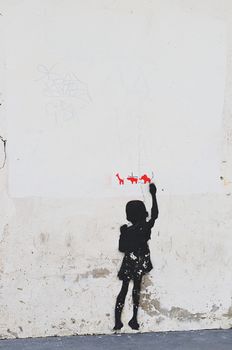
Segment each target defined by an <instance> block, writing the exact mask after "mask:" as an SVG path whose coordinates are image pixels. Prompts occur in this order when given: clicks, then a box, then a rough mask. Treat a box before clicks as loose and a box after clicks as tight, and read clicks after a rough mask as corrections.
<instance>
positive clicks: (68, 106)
mask: <svg viewBox="0 0 232 350" xmlns="http://www.w3.org/2000/svg"><path fill="white" fill-rule="evenodd" d="M55 68H56V65H53V66H51V67H50V68H49V67H47V66H45V65H38V67H37V71H38V72H39V74H40V77H39V79H38V80H37V81H38V82H39V83H40V84H41V86H42V91H43V92H42V93H43V95H44V96H45V97H47V98H48V102H47V104H46V112H48V113H49V114H52V115H53V117H54V118H55V120H56V122H58V121H60V120H61V119H62V120H63V121H69V120H71V119H73V118H77V117H78V115H79V113H80V110H82V109H84V108H86V107H87V106H88V105H89V104H90V103H91V102H92V99H91V96H90V93H89V89H88V85H87V84H86V83H85V82H83V81H81V80H80V79H78V77H77V76H76V74H75V73H65V74H58V73H57V72H56V70H55Z"/></svg>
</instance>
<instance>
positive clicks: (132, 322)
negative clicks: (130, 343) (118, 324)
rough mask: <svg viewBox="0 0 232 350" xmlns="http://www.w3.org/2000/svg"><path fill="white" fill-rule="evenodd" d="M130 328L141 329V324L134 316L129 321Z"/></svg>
mask: <svg viewBox="0 0 232 350" xmlns="http://www.w3.org/2000/svg"><path fill="white" fill-rule="evenodd" d="M128 324H129V326H130V328H132V329H135V330H138V329H139V324H138V322H137V320H135V319H134V318H132V319H131V320H130V321H129V322H128Z"/></svg>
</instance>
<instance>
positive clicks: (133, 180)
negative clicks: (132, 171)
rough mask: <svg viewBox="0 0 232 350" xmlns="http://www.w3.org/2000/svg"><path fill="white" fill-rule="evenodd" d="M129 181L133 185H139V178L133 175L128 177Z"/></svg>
mask: <svg viewBox="0 0 232 350" xmlns="http://www.w3.org/2000/svg"><path fill="white" fill-rule="evenodd" d="M127 180H128V181H130V182H131V183H132V185H133V183H136V184H137V183H138V178H137V177H134V176H133V175H132V176H128V177H127Z"/></svg>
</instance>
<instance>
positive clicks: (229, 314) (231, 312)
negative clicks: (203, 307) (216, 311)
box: [222, 306, 232, 318]
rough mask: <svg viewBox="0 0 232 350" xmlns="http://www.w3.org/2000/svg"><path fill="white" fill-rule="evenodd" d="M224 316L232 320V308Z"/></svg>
mask: <svg viewBox="0 0 232 350" xmlns="http://www.w3.org/2000/svg"><path fill="white" fill-rule="evenodd" d="M222 316H224V317H227V318H232V306H230V307H229V309H228V311H227V313H226V314H223V315H222Z"/></svg>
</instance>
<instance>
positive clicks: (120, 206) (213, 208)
mask: <svg viewBox="0 0 232 350" xmlns="http://www.w3.org/2000/svg"><path fill="white" fill-rule="evenodd" d="M80 3H81V2H79V5H78V6H80V9H81V10H83V11H84V13H85V16H88V13H95V12H97V13H99V12H104V14H108V13H113V14H115V15H116V18H117V16H119V17H120V16H122V17H123V16H129V15H131V16H132V15H133V13H137V14H139V16H142V18H143V20H144V21H145V23H147V28H148V35H149V26H152V25H153V26H155V28H156V29H157V31H158V30H159V11H160V9H161V8H162V11H163V12H162V13H163V14H165V13H166V12H167V13H169V15H170V13H175V14H176V16H177V17H176V21H177V22H178V13H179V12H181V13H184V14H186V15H187V16H190V17H191V16H192V17H193V18H195V19H199V20H200V21H201V23H202V21H204V20H205V21H206V23H209V22H208V21H211V22H212V23H214V21H215V23H216V24H215V25H217V24H218V23H220V25H221V24H222V26H223V27H224V29H225V32H226V51H225V57H224V58H225V63H226V76H225V86H224V89H223V111H222V112H221V114H220V115H219V117H220V121H221V123H220V125H219V127H218V133H216V134H215V143H216V142H218V144H219V146H220V147H219V149H218V153H217V156H218V154H219V155H220V157H219V158H218V168H219V169H220V174H219V175H220V176H219V177H218V178H217V181H218V187H217V189H216V190H215V191H213V190H209V191H206V192H203V191H198V192H196V191H192V193H190V192H188V193H168V192H164V193H162V190H161V188H158V194H157V197H158V203H159V211H160V215H159V219H158V220H157V224H156V225H155V227H154V228H153V231H152V239H151V241H150V250H151V257H152V263H153V266H154V269H153V270H152V271H151V272H150V273H149V275H147V276H145V278H144V280H143V284H142V291H141V308H140V310H139V320H140V324H141V331H142V332H147V331H170V330H190V329H191V330H192V329H204V328H207V329H213V328H230V327H231V326H232V273H231V266H232V250H231V227H232V214H231V213H232V194H231V193H232V192H231V191H232V96H231V95H232V78H231V77H232V61H231V57H232V4H231V2H230V1H229V0H228V1H226V0H210V1H209V0H205V1H200V0H186V1H182V0H174V1H171V0H165V1H164V0H162V1H161V0H160V1H155V2H152V1H144V2H143V4H141V2H139V1H130V0H127V1H125V0H124V1H104V0H101V1H99V2H98V4H97V5H96V4H95V3H94V2H92V1H90V0H89V1H86V2H83V3H82V4H81V5H80ZM1 6H2V8H1V11H0V12H1V13H2V16H0V26H1V29H4V30H1V31H0V41H1V43H3V48H4V50H1V52H0V75H1V77H2V79H0V93H1V94H0V100H1V105H0V135H1V136H0V212H1V215H0V315H1V317H0V319H1V321H0V338H15V337H20V338H21V337H40V336H54V335H59V336H62V335H74V334H99V333H104V334H110V333H112V328H113V324H114V303H115V299H116V296H117V293H118V291H119V288H120V281H119V280H118V279H117V272H118V269H119V267H120V263H121V260H122V254H121V253H120V252H118V250H117V247H118V238H119V227H120V225H121V224H123V223H124V222H125V214H124V208H125V204H126V202H127V201H128V200H129V199H131V198H130V196H123V195H121V196H120V195H118V196H112V197H111V196H110V195H107V196H102V197H101V196H93V197H91V194H90V195H89V194H88V196H86V197H85V196H84V195H83V196H81V197H80V198H75V197H74V198H71V197H69V196H65V193H64V195H63V196H61V195H59V196H57V197H56V198H55V197H54V196H52V195H51V193H49V194H48V195H41V196H39V195H34V196H33V195H31V194H30V195H29V194H27V193H26V192H25V195H24V196H23V195H21V194H20V195H18V196H14V195H12V192H11V191H10V186H9V177H12V176H15V174H13V175H12V168H11V167H10V166H9V164H17V162H20V161H21V162H25V163H24V166H25V168H26V169H28V173H27V176H29V175H30V174H31V173H32V171H33V170H32V169H30V168H32V164H33V163H32V161H31V162H30V159H31V158H24V154H22V152H21V153H20V152H17V145H15V144H14V142H15V139H16V138H14V136H15V137H16V135H17V134H18V129H20V130H21V129H23V130H24V131H25V135H26V134H28V133H29V134H30V132H29V131H30V127H31V125H32V124H33V123H34V120H32V121H30V119H28V120H29V124H26V123H24V122H23V120H24V119H23V118H24V116H23V111H20V113H21V114H19V115H17V118H15V116H12V115H11V113H9V111H11V108H10V107H9V109H8V108H7V105H10V104H11V103H12V101H11V96H8V95H7V89H6V85H7V81H8V80H7V79H8V75H7V74H9V69H12V71H11V74H19V76H20V79H21V80H20V79H19V80H20V81H24V80H25V79H28V77H29V78H30V79H31V81H32V82H33V83H32V84H34V83H35V84H37V80H38V79H40V77H39V78H38V75H37V74H34V70H33V71H30V69H27V67H25V66H24V60H23V59H22V61H20V62H19V66H18V68H17V69H16V68H15V67H14V66H13V68H12V59H13V58H12V56H13V54H14V51H11V46H10V44H9V43H6V41H7V38H9V37H10V34H9V32H8V31H9V30H10V29H9V28H10V27H12V26H13V27H14V24H13V22H12V19H13V18H14V16H15V13H17V14H18V11H20V13H23V12H25V18H27V21H28V22H27V24H28V23H29V26H31V28H34V27H33V21H31V22H30V16H31V17H32V18H34V17H33V16H37V15H38V16H43V18H44V21H46V20H47V19H48V18H50V17H47V16H48V13H50V12H51V9H52V12H54V18H55V17H56V11H58V10H57V9H56V4H55V2H54V1H52V0H49V1H48V2H47V4H46V5H44V4H43V5H41V2H39V1H37V0H33V1H3V2H1ZM59 6H61V8H59V11H61V10H62V9H63V10H64V12H65V16H67V13H69V12H68V10H67V9H68V8H69V6H70V9H71V10H72V11H74V10H75V9H76V7H75V6H77V5H76V2H74V1H71V0H70V1H60V2H59ZM78 8H79V7H78ZM71 10H70V11H71ZM49 11H50V12H49ZM165 11H166V12H165ZM54 18H53V17H51V18H50V20H51V21H53V20H54ZM188 18H189V17H188ZM20 21H21V25H22V26H23V23H24V22H23V19H21V20H20ZM64 21H65V23H66V24H67V22H68V18H67V17H64ZM54 23H55V22H54ZM60 25H62V23H60ZM167 25H168V23H167ZM41 26H42V24H41ZM41 28H42V27H41ZM37 29H38V28H36V30H37ZM38 30H39V29H38ZM70 30H71V32H72V35H73V41H74V44H75V45H76V43H75V30H73V29H72V28H70ZM41 31H42V32H41V33H42V34H41V37H39V38H40V40H41V42H39V43H38V45H39V44H40V45H41V47H43V45H44V44H43V40H45V39H44V38H46V36H49V35H50V33H46V32H43V28H42V29H41ZM112 35H113V34H112ZM191 35H194V33H192V34H191ZM62 39H64V38H62ZM21 40H22V42H21V44H23V40H24V38H23V37H22V38H21ZM83 40H85V34H84V33H83ZM199 40H201V38H200V37H199ZM218 40H219V44H220V37H219V39H218ZM24 44H25V43H24ZM78 45H80V46H82V45H84V43H83V42H78ZM5 46H6V49H5ZM19 48H20V42H19V47H18V49H19ZM44 50H45V51H46V52H49V55H51V57H52V59H53V61H52V60H51V62H58V61H62V60H64V59H67V57H68V59H70V65H72V64H73V63H72V62H73V60H74V61H75V59H76V57H74V58H73V57H71V58H70V56H71V55H72V50H71V51H70V52H68V51H64V50H62V49H61V51H60V56H59V57H58V58H57V57H55V58H54V57H53V56H54V53H53V46H52V45H51V46H49V47H47V46H46V45H44ZM99 50H100V49H99ZM98 54H99V53H98ZM100 54H101V52H100ZM140 54H141V57H142V53H140ZM158 54H159V53H157V55H158ZM62 55H63V56H62ZM100 56H101V55H100ZM23 58H25V60H26V59H27V60H29V61H30V57H29V58H28V57H26V54H25V57H23ZM79 59H80V61H82V58H81V57H80V58H79ZM101 59H102V58H101ZM208 59H209V61H210V59H211V57H208ZM141 60H142V58H141ZM91 62H92V61H91ZM91 62H90V63H91ZM37 63H38V65H37V66H35V67H34V68H35V71H36V70H37V71H38V69H39V72H40V73H41V72H42V74H44V66H43V65H42V68H41V62H37ZM176 64H177V67H178V62H176ZM186 64H187V63H186ZM9 67H10V68H9ZM12 72H13V73H12ZM46 74H47V77H46V82H45V83H44V80H43V79H42V80H41V81H39V83H38V84H42V82H43V84H44V86H43V88H44V89H45V97H44V99H45V102H46V104H45V107H46V108H45V109H44V110H45V117H47V119H46V118H45V123H44V128H43V129H39V128H38V130H37V134H33V135H32V136H31V144H33V147H34V148H33V152H34V154H35V157H37V158H36V159H40V161H41V163H42V162H43V158H42V157H41V158H40V152H39V150H41V147H43V145H42V146H41V143H42V142H41V140H43V135H44V133H47V134H46V135H48V137H49V135H50V134H49V133H50V132H51V131H52V128H53V126H52V125H51V124H50V121H51V119H52V120H53V121H54V123H56V124H54V125H56V127H57V128H58V129H59V133H58V135H59V139H58V141H59V142H57V144H55V143H53V142H51V144H49V143H48V144H46V145H45V146H46V147H47V146H48V148H49V150H48V151H51V150H53V152H55V151H56V150H57V147H60V144H62V142H63V139H62V135H63V134H64V133H65V132H66V131H67V124H66V123H68V122H69V121H70V120H71V121H72V122H73V123H74V124H75V123H80V125H81V123H83V124H84V123H85V116H86V115H85V113H87V112H86V111H87V108H90V109H91V108H93V106H94V108H95V105H94V93H93V92H94V91H93V90H94V89H91V84H90V86H87V85H86V84H85V82H83V81H82V80H80V81H79V80H78V81H77V80H76V79H75V78H73V76H71V77H70V76H69V77H68V81H69V83H70V82H71V83H70V84H71V85H68V89H67V86H66V85H64V76H63V75H62V74H60V75H58V76H57V80H56V79H55V78H54V76H53V77H52V78H51V76H50V75H49V74H48V72H47V73H46ZM222 74H223V73H222ZM31 77H32V78H31ZM99 79H100V78H99ZM107 79H110V78H109V77H107ZM202 79H210V77H202ZM213 83H215V84H217V82H212V84H213ZM17 84H18V83H17ZM17 84H16V85H15V90H14V94H15V95H14V96H17V91H18V89H20V88H21V85H20V84H19V85H17ZM65 84H66V83H65ZM73 84H74V85H73ZM76 84H77V85H76ZM38 86H39V88H40V86H41V85H36V87H35V90H36V91H37V89H38V91H39V88H38ZM74 86H75V89H74ZM96 86H97V84H96ZM106 86H107V85H106ZM139 86H140V85H139ZM143 86H144V85H143ZM73 89H74V90H73ZM96 90H97V87H96ZM106 90H107V88H106ZM8 91H9V90H8ZM74 91H75V94H76V93H77V92H78V94H79V95H73V94H74ZM188 93H191V92H187V96H188ZM38 94H39V92H38ZM205 94H207V91H205ZM152 98H153V97H152V95H149V98H148V99H147V100H146V101H147V104H148V107H147V108H148V110H149V106H150V105H149V103H150V102H149V101H150V100H149V99H151V100H152ZM202 99H204V96H202ZM16 102H18V101H16ZM166 103H167V104H168V101H166ZM183 103H184V101H183ZM28 104H29V105H30V106H31V105H32V107H33V106H34V107H33V108H34V109H35V111H36V108H39V107H37V106H36V99H35V101H32V102H31V101H28ZM33 104H35V105H33ZM94 108H93V110H92V112H93V115H94ZM186 115H187V110H186ZM170 118H171V116H170ZM16 119H17V122H15V120H16ZM116 120H117V119H116ZM148 120H149V118H148ZM12 121H13V122H12ZM207 121H208V122H209V123H210V117H209V116H207ZM14 123H15V124H14ZM30 123H31V124H30ZM75 125H76V124H75ZM78 125H79V124H78ZM106 125H108V124H107V120H105V125H104V126H101V127H98V125H97V124H95V122H94V121H93V120H91V123H90V122H89V124H87V126H88V128H91V130H92V132H93V134H94V131H95V130H98V132H99V130H100V131H101V132H102V134H101V133H100V134H99V139H100V140H101V139H102V150H103V151H104V152H105V153H104V152H103V153H104V157H103V158H102V159H105V161H106V162H107V161H108V162H109V164H111V161H110V160H109V159H108V158H107V156H108V153H107V147H110V146H109V145H106V144H105V143H104V142H105V141H104V128H106ZM123 125H124V124H123ZM114 126H115V127H116V124H115V125H114ZM124 126H125V125H124ZM108 127H109V125H108ZM146 127H147V128H149V122H148V125H147V126H146ZM182 127H183V128H182ZM184 127H187V126H186V125H185V126H183V125H182V126H181V125H180V126H178V128H177V129H178V130H175V132H176V137H177V138H181V137H182V135H183V134H184V131H183V130H184ZM201 127H202V128H203V129H201ZM167 128H168V125H167ZM12 130H13V132H12ZM202 130H203V132H205V133H206V134H207V123H205V124H204V125H203V126H202V125H199V132H200V131H202ZM74 131H75V130H74ZM14 133H15V134H14ZM165 135H166V134H165ZM165 135H164V136H163V137H164V138H165ZM35 138H36V143H34V141H35ZM70 139H71V140H72V141H73V142H74V148H75V147H76V149H77V148H78V147H80V143H78V139H77V138H76V137H75V132H74V133H70ZM6 140H7V143H6ZM20 141H21V143H22V144H23V143H25V145H26V146H25V150H26V151H28V153H29V152H31V151H32V150H31V149H30V147H28V146H27V144H26V141H25V139H23V138H21V139H20ZM121 141H122V145H123V147H121V146H118V157H120V154H121V153H122V152H124V149H125V148H126V145H127V142H129V141H130V137H129V138H127V137H126V136H125V138H124V139H122V140H121ZM167 142H168V140H167ZM196 142H197V140H196ZM58 143H59V145H58ZM20 146H21V145H20ZM20 146H18V149H20ZM45 146H44V152H45V153H46V147H45ZM82 146H83V157H84V156H85V152H86V149H88V141H86V144H82ZM157 147H158V145H157ZM61 148H62V147H60V148H59V149H61ZM26 151H25V153H26ZM36 152H37V153H36ZM159 152H161V154H162V152H164V154H165V147H163V145H162V147H160V148H159ZM16 153H17V154H16ZM58 156H59V154H58ZM56 157H57V154H56ZM68 157H69V154H66V155H65V163H62V165H60V163H59V162H58V163H56V166H57V169H58V171H59V169H60V168H61V167H62V168H64V169H65V167H71V169H72V164H70V161H69V158H68ZM186 157H188V154H186ZM199 157H200V155H199ZM215 157H216V155H215ZM93 158H94V155H93ZM206 158H207V154H206ZM58 160H59V159H58ZM57 164H58V165H57ZM117 164H118V163H117ZM59 166H60V167H59ZM174 166H175V165H174ZM176 166H179V167H182V168H183V169H184V167H185V164H177V165H176ZM38 167H39V166H38ZM41 167H42V165H41ZM196 167H197V164H196ZM25 168H22V169H25ZM17 169H18V168H17ZM20 169H21V168H20ZM167 169H169V170H168V171H170V176H172V174H171V169H170V168H169V167H168V160H167ZM183 171H184V170H183ZM204 171H205V169H204ZM206 171H207V169H206ZM96 172H97V169H96ZM199 172H201V168H199ZM28 174H29V175H28ZM42 175H43V176H44V178H46V169H45V168H43V174H42ZM74 175H75V173H74ZM211 175H212V174H209V177H210V176H211ZM17 176H18V181H19V182H17ZM17 176H15V177H14V178H13V180H14V183H15V184H16V187H15V188H19V187H20V186H19V185H18V184H21V183H22V182H21V179H22V177H23V176H24V172H23V171H22V172H20V171H19V172H18V173H17ZM78 176H79V173H78ZM91 176H92V177H91ZM202 176H203V175H202ZM204 176H205V174H204ZM34 179H35V177H34V178H33V179H32V180H31V181H33V180H34ZM88 179H90V180H91V179H93V180H92V181H94V174H90V175H89V178H88ZM55 180H56V179H55V178H49V180H48V183H49V181H50V185H51V187H52V186H53V181H54V182H55ZM36 181H37V180H36ZM36 181H35V182H34V183H33V186H34V188H36V187H38V189H40V187H42V186H43V184H41V183H40V182H39V181H38V182H36ZM183 181H186V183H187V182H188V179H187V178H186V179H184V180H183ZM196 181H198V183H199V186H200V175H199V178H197V180H196ZM109 183H110V180H109V181H108V182H107V181H106V182H105V183H104V186H105V187H107V186H110V184H109ZM79 185H80V184H79ZM100 185H102V184H99V186H100ZM59 186H60V187H61V189H62V183H60V184H59ZM194 186H195V184H194ZM64 187H65V186H64ZM218 188H219V189H220V190H218ZM143 195H144V198H145V200H146V205H148V207H149V203H150V202H149V197H148V196H149V194H148V193H147V192H146V191H145V190H144V194H143ZM130 292H131V286H130ZM131 313H132V301H131V296H130V295H129V296H128V298H127V304H126V306H125V310H124V313H123V320H124V321H125V328H124V330H123V331H125V332H130V331H131V330H130V329H129V328H128V326H127V322H126V320H129V319H130V317H131Z"/></svg>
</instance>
